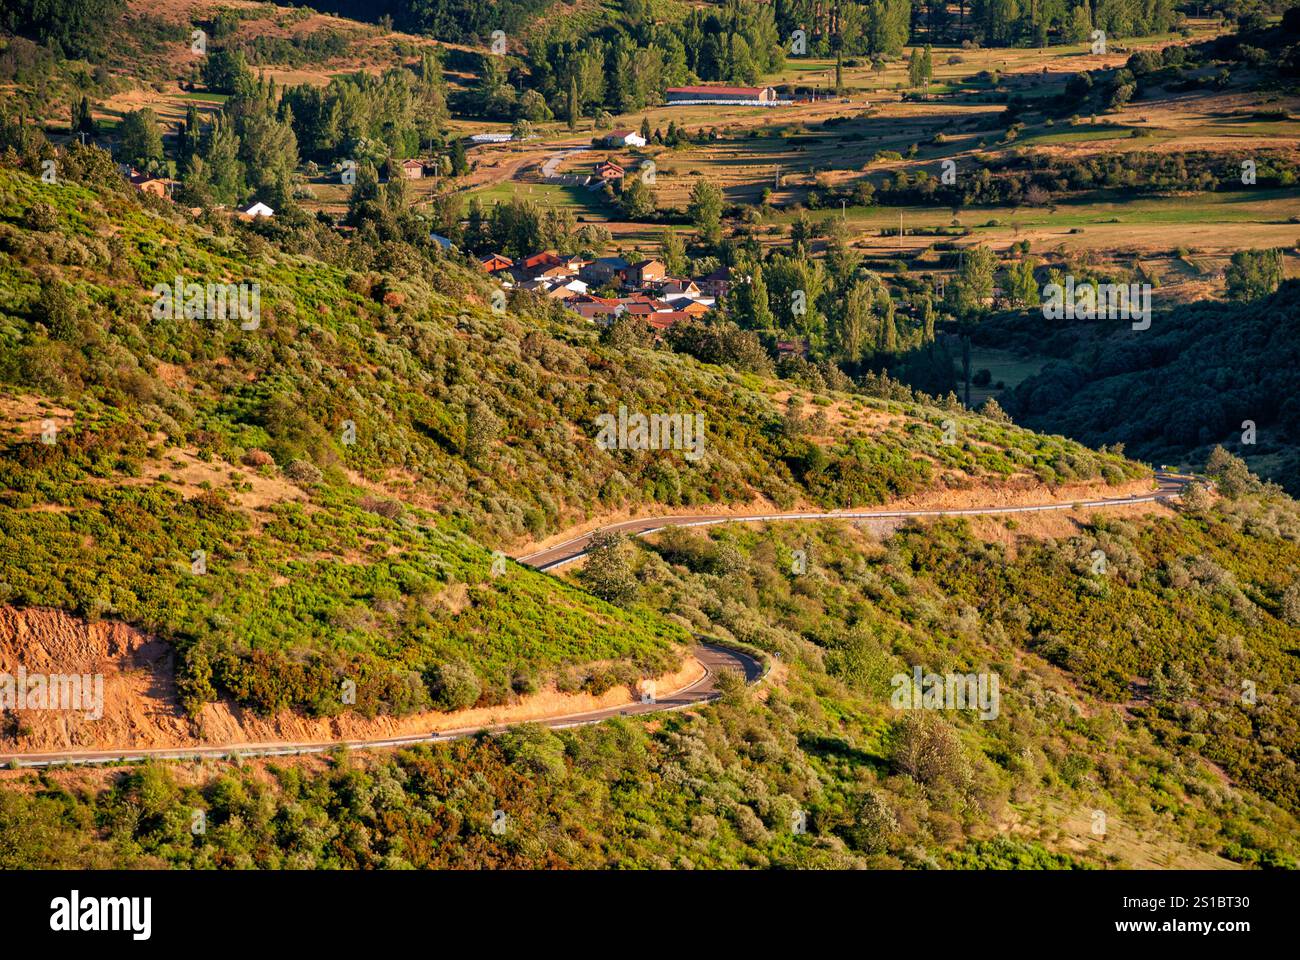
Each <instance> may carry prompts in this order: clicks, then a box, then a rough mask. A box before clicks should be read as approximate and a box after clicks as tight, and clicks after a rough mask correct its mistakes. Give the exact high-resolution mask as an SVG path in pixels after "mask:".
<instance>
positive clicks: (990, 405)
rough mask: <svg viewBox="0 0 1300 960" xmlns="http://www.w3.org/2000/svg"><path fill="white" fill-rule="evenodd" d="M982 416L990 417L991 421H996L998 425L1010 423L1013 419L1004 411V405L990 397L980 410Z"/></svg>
mask: <svg viewBox="0 0 1300 960" xmlns="http://www.w3.org/2000/svg"><path fill="white" fill-rule="evenodd" d="M979 413H980V416H982V417H988V418H989V419H990V420H996V421H997V422H998V423H1010V422H1011V418H1010V417H1009V416H1007V412H1006V411H1005V410H1003V409H1002V404H1000V403H998V401H997V399H996V398H995V397H989V398H988V399H987V400H985V401H984V403H983V405H981V406H980V409H979Z"/></svg>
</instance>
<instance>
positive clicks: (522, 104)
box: [519, 90, 555, 123]
mask: <svg viewBox="0 0 1300 960" xmlns="http://www.w3.org/2000/svg"><path fill="white" fill-rule="evenodd" d="M519 117H520V119H523V120H527V121H530V122H532V123H548V122H550V121H551V120H554V119H555V114H553V113H552V112H551V108H550V107H549V106H547V104H546V98H545V97H543V96H542V95H541V94H540V93H538V92H537V91H536V90H525V91H524V94H523V96H521V97H520V98H519Z"/></svg>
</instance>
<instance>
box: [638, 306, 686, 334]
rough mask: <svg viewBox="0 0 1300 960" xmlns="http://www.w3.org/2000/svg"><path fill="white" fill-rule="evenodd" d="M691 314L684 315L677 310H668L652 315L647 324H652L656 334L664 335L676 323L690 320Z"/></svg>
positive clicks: (647, 319)
mask: <svg viewBox="0 0 1300 960" xmlns="http://www.w3.org/2000/svg"><path fill="white" fill-rule="evenodd" d="M689 319H690V314H688V313H682V312H680V311H677V310H666V311H664V312H662V313H652V314H650V315H649V316H647V317H646V318H645V322H646V323H648V324H650V326H651V327H652V328H654V331H655V333H656V334H658V333H662V332H663V331H665V330H667V329H668V328H669V327H671V326H672V325H673V324H675V323H679V322H681V321H682V320H689Z"/></svg>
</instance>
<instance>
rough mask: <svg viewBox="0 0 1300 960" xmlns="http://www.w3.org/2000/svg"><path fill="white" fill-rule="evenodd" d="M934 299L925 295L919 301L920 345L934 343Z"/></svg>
mask: <svg viewBox="0 0 1300 960" xmlns="http://www.w3.org/2000/svg"><path fill="white" fill-rule="evenodd" d="M934 321H935V309H934V299H933V298H932V297H931V296H930V295H929V294H928V293H927V294H926V295H925V299H924V300H922V301H921V343H923V344H927V343H934Z"/></svg>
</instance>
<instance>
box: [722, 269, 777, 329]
mask: <svg viewBox="0 0 1300 960" xmlns="http://www.w3.org/2000/svg"><path fill="white" fill-rule="evenodd" d="M748 275H749V279H748V281H746V282H741V283H737V284H735V285H734V286H733V287H732V288H731V292H730V293H729V294H728V295H727V303H726V307H727V314H728V316H730V317H732V318H733V319H734V320H735V321H736V323H737V324H738V325H739V326H742V327H745V328H747V329H750V330H769V329H771V328H772V327H773V326H774V325H775V322H776V318H775V317H773V316H772V305H771V301H770V300H769V298H768V294H767V281H766V280H765V279H764V278H763V267H762V265H761V264H757V263H756V264H754V265H753V267H752V268H750V269H749V271H748Z"/></svg>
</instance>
